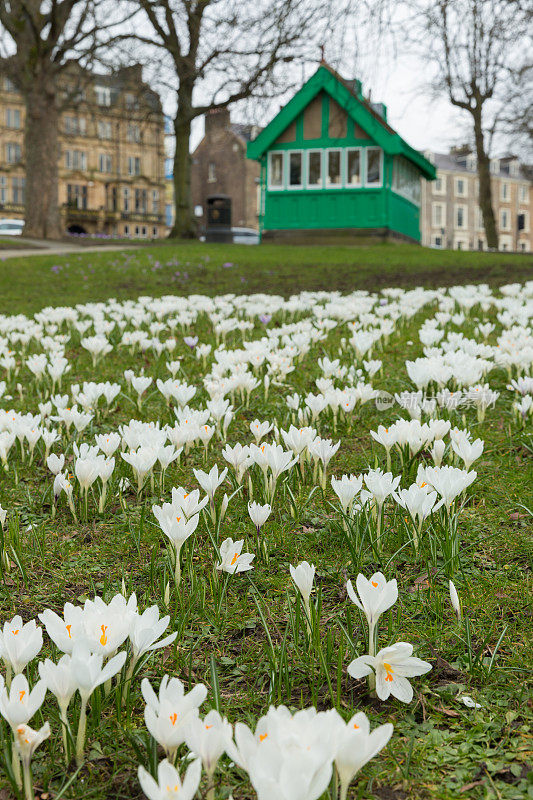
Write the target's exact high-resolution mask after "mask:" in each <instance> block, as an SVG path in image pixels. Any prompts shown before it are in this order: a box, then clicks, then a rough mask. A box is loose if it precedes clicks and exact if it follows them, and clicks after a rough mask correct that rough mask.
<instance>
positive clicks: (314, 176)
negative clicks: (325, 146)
mask: <svg viewBox="0 0 533 800" xmlns="http://www.w3.org/2000/svg"><path fill="white" fill-rule="evenodd" d="M307 187H308V188H309V189H321V188H322V151H321V150H308V151H307Z"/></svg>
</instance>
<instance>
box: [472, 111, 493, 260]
mask: <svg viewBox="0 0 533 800" xmlns="http://www.w3.org/2000/svg"><path fill="white" fill-rule="evenodd" d="M472 116H473V118H474V139H475V142H476V157H477V174H478V179H479V207H480V208H481V214H482V216H483V227H484V228H485V235H486V237H487V247H488V248H489V250H497V249H498V231H497V229H496V220H495V217H494V208H493V206H492V186H491V180H490V159H489V156H488V154H487V153H486V152H485V136H484V134H483V125H482V108H481V106H479V105H478V106H476V107H475V108H474V109H473V111H472Z"/></svg>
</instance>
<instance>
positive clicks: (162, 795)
mask: <svg viewBox="0 0 533 800" xmlns="http://www.w3.org/2000/svg"><path fill="white" fill-rule="evenodd" d="M138 776H139V783H140V784H141V789H142V790H143V792H144V793H145V795H146V797H147V798H148V800H174V798H175V800H192V798H193V797H194V796H195V794H196V792H197V791H198V787H199V785H200V778H201V776H202V762H201V761H200V760H199V759H196V760H195V761H193V762H192V763H191V764H189V766H188V767H187V772H186V773H185V777H184V778H183V782H182V780H181V778H180V774H179V772H178V770H177V769H176V768H175V767H173V766H172V764H170V763H169V762H168V761H167V760H166V759H165V760H164V761H161V763H160V764H159V767H158V768H157V781H155V780H154V779H153V778H152V776H151V775H150V773H149V772H147V771H146V770H145V769H144V767H139V771H138Z"/></svg>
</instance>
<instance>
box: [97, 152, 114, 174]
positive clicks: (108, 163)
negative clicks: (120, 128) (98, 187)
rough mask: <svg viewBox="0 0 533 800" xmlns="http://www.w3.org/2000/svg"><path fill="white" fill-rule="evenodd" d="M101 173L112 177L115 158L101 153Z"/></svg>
mask: <svg viewBox="0 0 533 800" xmlns="http://www.w3.org/2000/svg"><path fill="white" fill-rule="evenodd" d="M98 167H99V170H98V171H99V172H102V173H104V174H106V175H110V174H111V173H112V172H113V158H112V156H111V155H110V154H109V153H100V154H99V156H98Z"/></svg>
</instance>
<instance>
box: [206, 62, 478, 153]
mask: <svg viewBox="0 0 533 800" xmlns="http://www.w3.org/2000/svg"><path fill="white" fill-rule="evenodd" d="M317 66H318V65H317ZM340 71H341V74H342V75H343V77H345V78H352V77H359V78H360V79H361V80H362V81H363V92H364V94H365V97H366V96H368V93H369V91H370V92H371V97H372V100H373V101H375V102H383V103H385V105H386V106H387V114H388V117H387V118H388V122H389V123H390V124H391V125H392V127H393V128H395V130H397V131H398V133H399V134H400V135H401V136H402V137H403V138H404V139H405V140H406V141H407V142H408V143H409V144H410V145H411V146H412V147H415V148H416V149H418V150H426V149H429V150H435V151H437V152H448V150H449V149H450V147H451V146H452V145H456V144H460V143H462V142H466V141H468V138H469V137H468V119H467V117H466V115H465V114H463V113H461V112H459V111H458V110H457V109H454V108H453V107H452V106H451V104H450V103H448V102H447V101H446V100H445V99H444V98H439V99H435V98H433V97H431V95H430V94H429V93H428V92H427V90H426V89H425V88H424V78H423V76H422V77H420V75H421V73H420V65H419V64H418V62H417V60H416V59H414V58H408V57H406V56H404V57H402V58H398V59H396V60H394V62H393V63H392V61H391V63H387V59H381V60H380V62H379V63H378V64H376V63H375V60H374V59H364V61H363V63H360V65H359V68H358V69H357V68H355V70H354V71H355V72H356V73H357V74H355V75H352V74H350V72H351V70H350V69H349V68H347V67H346V66H345V67H344V68H342V67H341V68H340ZM312 72H313V68H310V69H308V70H307V74H308V75H310V74H312ZM287 99H288V98H287ZM272 116H273V112H272V111H271V110H269V112H267V113H266V114H265V116H264V118H262V119H261V115H260V113H259V114H258V112H257V111H256V112H255V113H254V119H253V121H254V122H257V123H258V124H260V125H261V126H264V125H266V124H268V122H270V120H271V119H272ZM245 117H246V121H250V118H249V116H248V115H247V113H246V112H245V111H244V110H243V109H242V108H239V107H235V108H233V109H232V120H233V121H235V122H239V121H242V120H243V119H244V118H245ZM202 135H203V121H202V120H198V121H196V124H195V125H194V127H193V136H192V141H191V148H192V149H193V150H194V148H195V147H196V146H197V144H198V142H199V141H200V139H201V137H202Z"/></svg>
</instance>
